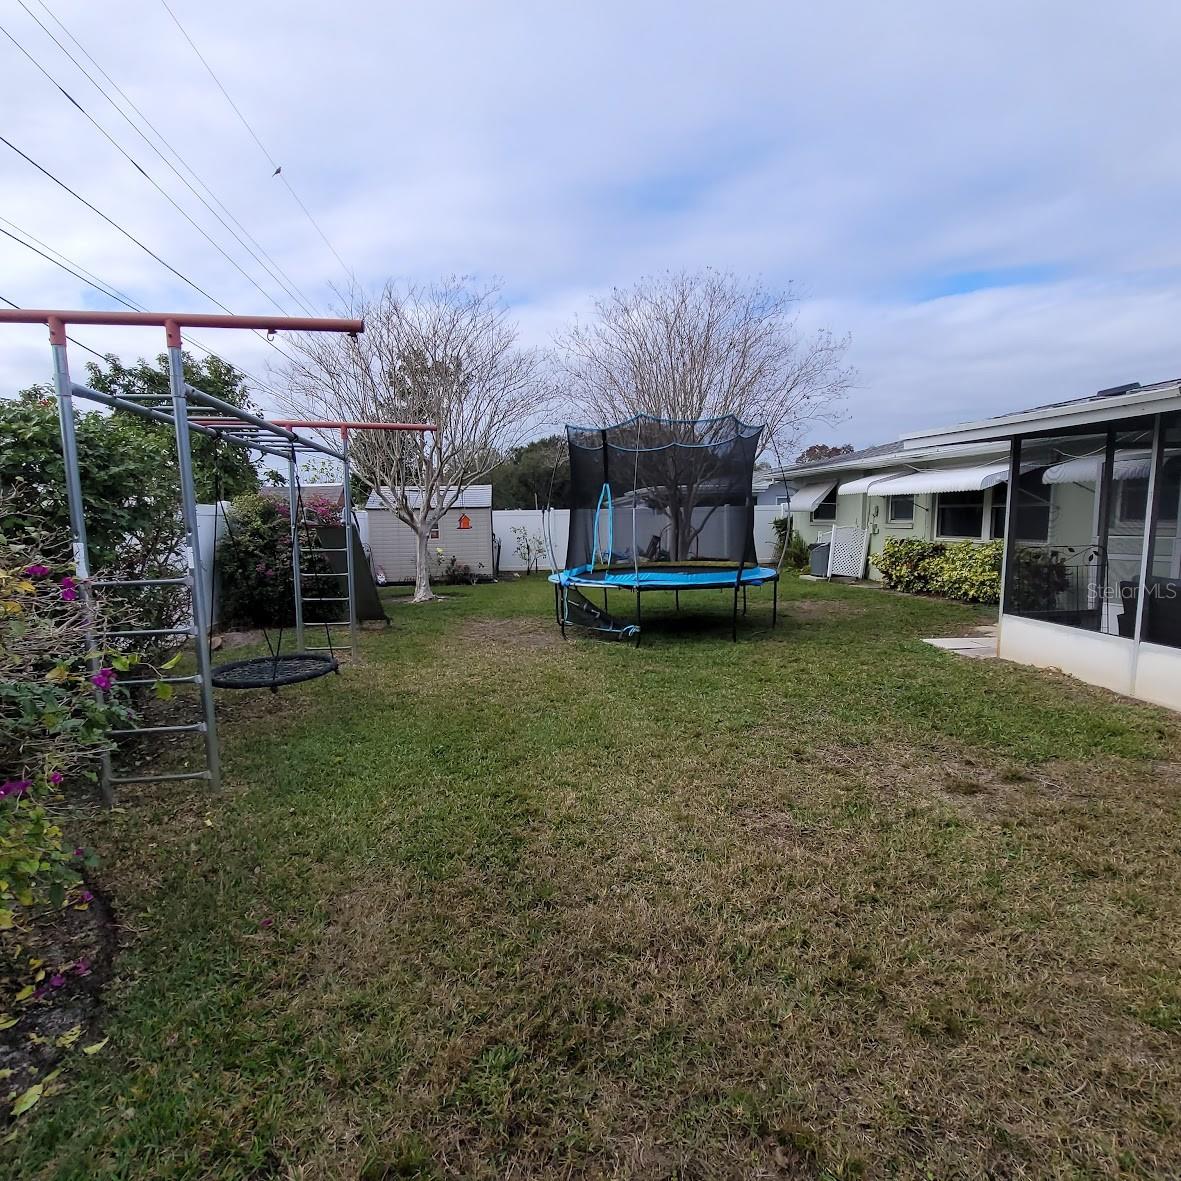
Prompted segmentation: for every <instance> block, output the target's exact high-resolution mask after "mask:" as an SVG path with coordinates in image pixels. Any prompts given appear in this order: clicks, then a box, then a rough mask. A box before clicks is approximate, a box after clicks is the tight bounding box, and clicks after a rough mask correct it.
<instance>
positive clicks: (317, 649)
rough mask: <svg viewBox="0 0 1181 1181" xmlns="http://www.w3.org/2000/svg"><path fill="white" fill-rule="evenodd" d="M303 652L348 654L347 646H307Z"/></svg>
mask: <svg viewBox="0 0 1181 1181" xmlns="http://www.w3.org/2000/svg"><path fill="white" fill-rule="evenodd" d="M304 651H305V652H348V651H349V645H348V644H331V645H329V644H309V645H308V646H307V647H306V648H305V649H304Z"/></svg>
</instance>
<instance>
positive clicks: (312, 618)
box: [217, 494, 343, 628]
mask: <svg viewBox="0 0 1181 1181" xmlns="http://www.w3.org/2000/svg"><path fill="white" fill-rule="evenodd" d="M316 500H319V501H322V502H323V503H322V504H315V502H314V501H310V502H305V503H304V521H303V522H302V523H301V526H300V546H301V549H302V553H301V564H302V566H303V573H304V574H305V575H307V574H312V575H316V576H320V575H324V574H328V573H330V571H331V567H330V566H329V564H328V561H327V559H326V558H325V557H324V555H323V554H319V553H317V552H316V551H315V548H314V545H313V538H314V534H315V526H317V525H330V524H333V523H334V521H333V519H332V518H333V514H335V523H339V521H340V511H339V509H337V508H336V506H335V505H333V504H331V502H330V501H328V500H326V499H325V498H323V497H319V498H316ZM313 506H314V507H313ZM217 575H218V586H219V595H220V598H219V603H220V617H221V621H222V623H223V624H225V625H226V626H229V627H268V628H269V627H290V626H291V625H292V624H293V623H294V622H295V597H294V592H293V589H292V574H291V515H290V508H289V506H288V504H287V501H286V500H277V499H274V498H272V497H270V496H262V495H258V494H252V495H248V496H239V497H238V498H237V499H236V500H235V501H234V502H233V504H232V505H231V506H230V511H229V513H228V515H227V518H226V529H225V532H224V533H223V534H222V537H221V540H220V541H219V542H218V546H217ZM341 581H342V583H343V580H341ZM334 585H335V584H334V583H333V581H332V580H331V579H327V578H322V577H317V578H316V580H315V585H314V586H313V585H312V583H311V582H309V585H308V587H307V588H305V592H304V595H305V600H306V599H308V598H314V597H316V596H317V595H320V596H325V595H327V596H332V595H337V594H343V591H338V590H336V589H332V590H328V591H326V590H325V589H324V588H325V587H327V586H334ZM340 614H341V612H340V611H335V610H333V609H332V605H330V604H329V605H326V604H317V603H307V602H305V606H304V618H305V620H306V621H307V622H309V623H313V622H318V621H323V620H325V619H335V618H338V617H339V616H340Z"/></svg>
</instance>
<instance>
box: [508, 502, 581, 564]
mask: <svg viewBox="0 0 1181 1181" xmlns="http://www.w3.org/2000/svg"><path fill="white" fill-rule="evenodd" d="M514 529H524V530H526V532H527V533H528V534H529V536H530V537H534V538H540V539H541V542H542V546H541V560H540V562H539V563H538V566H537V568H538V569H539V570H552V569H557V570H560V569H561V568H562V566H563V564H564V563H565V561H566V539H567V538H568V537H569V535H570V510H569V509H564V508H556V509H550V510H549V511H548V512H547V511H544V510H542V509H536V508H521V509H516V508H507V509H493V510H492V532H493V534H494V535H495V537H496V540H497V542H498V543H499V544H500V568H501V569H502V570H505V571H508V570H522V571H523V570H524V569H525V560H524V558H522V557H521V555H520V554H518V553H517V538H516V536H515V534H514V533H513V530H514ZM551 545H552V546H553V551H554V552H553V560H554V561H555V562H556V563H557V565H556V566H551V564H550V553H549V548H550V546H551Z"/></svg>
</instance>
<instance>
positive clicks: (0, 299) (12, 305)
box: [0, 295, 106, 361]
mask: <svg viewBox="0 0 1181 1181" xmlns="http://www.w3.org/2000/svg"><path fill="white" fill-rule="evenodd" d="M0 302H3V303H6V304H8V306H9V307H10V308H14V309H15V310H16V311H18V312H19V311H20V310H21V305H20V304H19V303H13V302H12V300H11V299H9V298H8V296H6V295H0ZM66 340H68V341H69V342H70V344H76V345H77V346H78V347H79V348H80V349H85V350H86V351H87V352H88V353H92V354H93V355H94V356H96V357H97V358H98V359H99V360H100V361H105V360H106V357H104V356H103V355H102V353H100V352H98V351H97V350H96V349H92V348H91V347H90V345H88V344H83V343H82V342H81V341H80V340H78V339H76V338H75V337H73V336H71V335H70V334H69V333H68V332H67V333H66Z"/></svg>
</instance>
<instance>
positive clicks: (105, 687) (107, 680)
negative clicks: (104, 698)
mask: <svg viewBox="0 0 1181 1181" xmlns="http://www.w3.org/2000/svg"><path fill="white" fill-rule="evenodd" d="M90 683H91V684H92V685H93V686H94V687H95V688H96V689H101V690H102V691H103V692H104V693H107V692H109V691H110V688H111V686H112V685H113V684H114V683H115V670H114V669H113V668H100V669H99V670H98V672H96V673H95V674H94V676H92V677H91V678H90Z"/></svg>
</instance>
